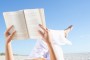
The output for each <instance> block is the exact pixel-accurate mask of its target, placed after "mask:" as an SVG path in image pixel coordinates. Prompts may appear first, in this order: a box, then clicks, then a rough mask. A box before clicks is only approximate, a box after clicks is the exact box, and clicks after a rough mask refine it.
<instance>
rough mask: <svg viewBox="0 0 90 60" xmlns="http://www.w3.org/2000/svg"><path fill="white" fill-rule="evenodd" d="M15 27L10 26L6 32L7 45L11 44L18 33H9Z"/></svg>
mask: <svg viewBox="0 0 90 60" xmlns="http://www.w3.org/2000/svg"><path fill="white" fill-rule="evenodd" d="M12 27H13V26H10V27H9V28H8V29H7V30H6V32H5V37H6V44H8V43H10V42H11V40H12V38H13V36H14V34H15V33H16V31H14V32H12V33H11V34H10V33H9V31H10V30H11V29H12Z"/></svg>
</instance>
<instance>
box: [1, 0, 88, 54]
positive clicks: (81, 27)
mask: <svg viewBox="0 0 90 60" xmlns="http://www.w3.org/2000/svg"><path fill="white" fill-rule="evenodd" d="M34 8H44V10H45V19H46V25H47V28H49V29H57V30H63V29H65V28H67V27H68V26H69V25H73V26H74V28H73V30H72V31H71V32H70V33H69V36H68V39H69V40H70V41H71V42H72V44H73V45H71V46H69V45H65V46H62V48H63V51H64V53H81V52H90V48H89V46H90V0H1V1H0V53H1V52H5V38H4V32H5V30H6V25H5V21H4V18H3V12H6V11H16V10H23V9H34ZM11 43H12V49H13V53H16V54H25V55H28V54H30V52H31V50H32V49H33V47H34V46H35V43H36V40H31V39H29V40H14V41H12V42H11Z"/></svg>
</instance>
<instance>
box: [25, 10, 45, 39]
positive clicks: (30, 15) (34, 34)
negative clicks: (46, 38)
mask: <svg viewBox="0 0 90 60" xmlns="http://www.w3.org/2000/svg"><path fill="white" fill-rule="evenodd" d="M43 12H44V9H26V10H24V13H25V18H26V23H27V27H28V32H29V36H30V38H31V39H41V36H40V35H39V33H38V30H39V29H40V27H39V24H41V25H43V26H44V27H45V26H46V25H45V18H44V17H43V16H44V13H43Z"/></svg>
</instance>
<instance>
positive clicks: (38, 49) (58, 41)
mask: <svg viewBox="0 0 90 60" xmlns="http://www.w3.org/2000/svg"><path fill="white" fill-rule="evenodd" d="M50 35H51V36H52V46H53V49H54V52H55V55H56V58H57V60H64V56H63V51H62V48H61V45H66V44H69V45H71V44H72V43H71V42H70V41H69V40H68V39H66V38H65V32H64V30H51V29H50ZM32 58H46V60H50V54H49V51H48V47H47V44H46V43H45V42H44V41H43V40H37V43H36V45H35V47H34V49H33V50H32V52H31V54H30V56H29V57H28V59H32Z"/></svg>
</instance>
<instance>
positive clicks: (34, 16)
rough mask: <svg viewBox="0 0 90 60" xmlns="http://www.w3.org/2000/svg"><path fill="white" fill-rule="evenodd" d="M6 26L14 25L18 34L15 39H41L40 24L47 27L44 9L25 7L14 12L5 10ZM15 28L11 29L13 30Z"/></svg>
mask: <svg viewBox="0 0 90 60" xmlns="http://www.w3.org/2000/svg"><path fill="white" fill-rule="evenodd" d="M3 16H4V19H5V23H6V27H7V28H8V27H10V26H11V25H13V26H14V30H16V34H15V36H14V38H13V39H15V40H17V39H29V38H30V39H41V36H40V35H39V33H38V30H39V29H40V27H39V26H38V25H39V24H41V25H43V26H44V27H46V23H45V15H44V9H43V8H41V9H25V10H19V11H14V12H3ZM12 31H13V29H12V30H11V31H10V32H12Z"/></svg>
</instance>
